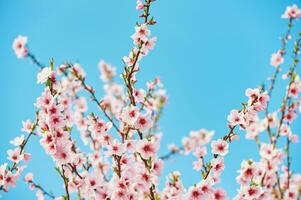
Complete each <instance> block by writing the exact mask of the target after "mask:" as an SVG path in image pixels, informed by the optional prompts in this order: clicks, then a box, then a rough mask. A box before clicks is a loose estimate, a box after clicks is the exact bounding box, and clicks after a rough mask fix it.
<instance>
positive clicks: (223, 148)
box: [211, 139, 229, 156]
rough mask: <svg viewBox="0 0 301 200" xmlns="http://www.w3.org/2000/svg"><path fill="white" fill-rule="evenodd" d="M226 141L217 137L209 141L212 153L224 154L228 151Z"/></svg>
mask: <svg viewBox="0 0 301 200" xmlns="http://www.w3.org/2000/svg"><path fill="white" fill-rule="evenodd" d="M228 147H229V145H228V143H227V142H226V141H225V140H222V139H219V140H216V141H212V142H211V148H212V153H213V154H217V155H221V156H225V155H226V154H227V153H228Z"/></svg>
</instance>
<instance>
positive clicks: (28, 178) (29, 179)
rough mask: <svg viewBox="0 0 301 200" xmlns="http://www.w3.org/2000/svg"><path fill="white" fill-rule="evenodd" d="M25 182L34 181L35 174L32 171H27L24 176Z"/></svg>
mask: <svg viewBox="0 0 301 200" xmlns="http://www.w3.org/2000/svg"><path fill="white" fill-rule="evenodd" d="M24 180H25V182H27V183H29V182H32V181H33V174H32V173H27V174H26V175H25V177H24Z"/></svg>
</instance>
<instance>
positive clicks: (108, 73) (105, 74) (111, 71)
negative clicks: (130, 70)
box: [98, 60, 116, 82]
mask: <svg viewBox="0 0 301 200" xmlns="http://www.w3.org/2000/svg"><path fill="white" fill-rule="evenodd" d="M98 68H99V70H100V73H101V76H100V78H101V80H102V81H104V82H108V81H111V80H112V79H113V78H114V76H116V68H115V67H112V66H111V65H110V64H108V63H106V62H105V61H103V60H100V61H99V63H98Z"/></svg>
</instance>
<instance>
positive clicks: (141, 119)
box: [135, 115, 152, 132]
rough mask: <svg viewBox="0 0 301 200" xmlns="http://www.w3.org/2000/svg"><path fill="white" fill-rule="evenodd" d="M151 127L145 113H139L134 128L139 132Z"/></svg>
mask: <svg viewBox="0 0 301 200" xmlns="http://www.w3.org/2000/svg"><path fill="white" fill-rule="evenodd" d="M151 127H152V123H151V120H150V119H149V118H148V117H147V116H145V115H139V116H138V118H137V120H136V122H135V128H136V129H138V130H140V131H141V132H145V131H147V130H149V129H150V128H151Z"/></svg>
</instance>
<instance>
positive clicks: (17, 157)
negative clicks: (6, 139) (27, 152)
mask: <svg viewBox="0 0 301 200" xmlns="http://www.w3.org/2000/svg"><path fill="white" fill-rule="evenodd" d="M7 155H8V157H7V159H9V160H11V161H13V162H15V163H19V162H20V161H21V160H23V158H24V155H23V154H21V152H20V148H16V149H14V150H11V149H9V150H8V151H7Z"/></svg>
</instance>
